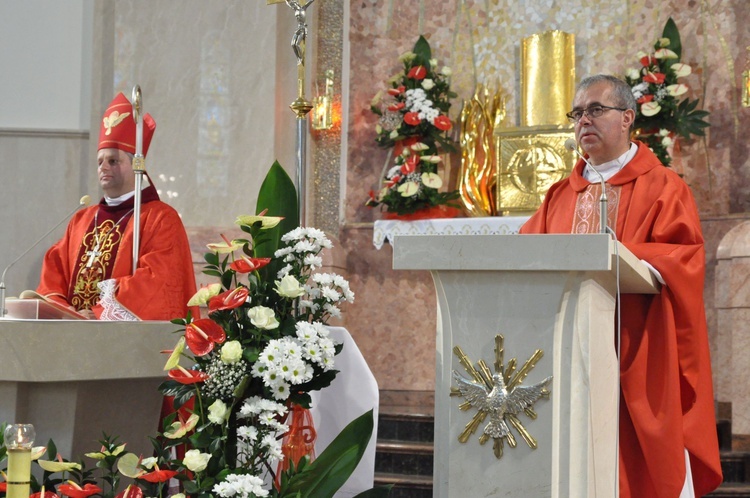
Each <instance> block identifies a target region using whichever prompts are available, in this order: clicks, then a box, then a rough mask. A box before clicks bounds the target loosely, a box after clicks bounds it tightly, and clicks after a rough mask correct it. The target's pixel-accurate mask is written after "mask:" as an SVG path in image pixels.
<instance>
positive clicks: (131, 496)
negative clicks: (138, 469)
mask: <svg viewBox="0 0 750 498" xmlns="http://www.w3.org/2000/svg"><path fill="white" fill-rule="evenodd" d="M115 498H143V490H142V489H141V488H139V487H138V486H136V485H134V484H131V485H129V486H128V487H127V488H125V490H124V491H122V492H120V493H119V494H118V495H117V496H116V497H115Z"/></svg>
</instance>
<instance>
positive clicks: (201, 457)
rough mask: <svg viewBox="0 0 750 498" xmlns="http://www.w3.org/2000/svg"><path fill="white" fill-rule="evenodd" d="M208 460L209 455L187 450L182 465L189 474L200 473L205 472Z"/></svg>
mask: <svg viewBox="0 0 750 498" xmlns="http://www.w3.org/2000/svg"><path fill="white" fill-rule="evenodd" d="M210 459H211V454H210V453H201V452H200V451H199V450H188V451H186V452H185V458H183V459H182V463H183V464H184V465H185V467H187V468H188V470H190V471H191V472H201V471H203V470H206V467H207V466H208V461H209V460H210Z"/></svg>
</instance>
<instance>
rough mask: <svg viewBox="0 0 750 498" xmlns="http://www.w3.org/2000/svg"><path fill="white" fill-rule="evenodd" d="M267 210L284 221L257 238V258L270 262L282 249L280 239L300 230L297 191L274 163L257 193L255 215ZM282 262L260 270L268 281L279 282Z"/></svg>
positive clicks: (275, 162)
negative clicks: (288, 233) (277, 279)
mask: <svg viewBox="0 0 750 498" xmlns="http://www.w3.org/2000/svg"><path fill="white" fill-rule="evenodd" d="M265 209H267V210H268V211H267V212H266V216H281V217H283V218H284V219H283V220H281V222H280V223H279V224H278V225H276V226H275V227H274V228H270V229H268V230H263V237H256V238H254V242H255V246H254V248H253V252H254V256H255V257H256V258H271V257H273V253H274V252H276V249H278V248H279V243H280V239H281V236H282V235H284V234H285V233H287V232H290V231H292V230H294V229H295V228H297V227H299V209H298V207H297V189H296V188H295V187H294V182H292V179H291V178H289V175H287V173H286V171H284V168H282V167H281V165H280V164H279V162H278V161H274V163H273V165H272V166H271V169H269V170H268V174H266V178H265V179H264V180H263V183H262V184H261V186H260V191H258V203H257V205H256V214H260V213H261V212H262V211H263V210H265ZM282 263H283V262H282V261H273V262H272V263H271V264H269V265H266V266H265V267H263V268H262V269H261V270H260V273H261V274H262V277H263V279H264V280H266V281H273V280H275V279H276V274H277V273H278V271H279V269H280V268H281V264H282Z"/></svg>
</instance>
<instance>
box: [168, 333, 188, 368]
mask: <svg viewBox="0 0 750 498" xmlns="http://www.w3.org/2000/svg"><path fill="white" fill-rule="evenodd" d="M184 351H185V336H184V335H183V336H182V337H180V338H179V339H178V340H177V344H176V345H175V347H174V349H173V350H172V353H171V354H170V355H169V358H168V359H167V363H166V364H165V365H164V371H165V372H167V371H169V370H172V369H173V368H177V365H179V364H180V356H182V353H183V352H184Z"/></svg>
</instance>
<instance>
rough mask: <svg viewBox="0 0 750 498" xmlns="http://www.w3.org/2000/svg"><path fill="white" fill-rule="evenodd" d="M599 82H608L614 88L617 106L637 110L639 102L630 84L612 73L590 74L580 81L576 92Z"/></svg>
mask: <svg viewBox="0 0 750 498" xmlns="http://www.w3.org/2000/svg"><path fill="white" fill-rule="evenodd" d="M597 83H608V84H609V85H610V86H611V87H612V89H613V90H614V91H613V92H612V93H613V95H614V97H615V100H616V101H617V102H615V103H614V104H615V105H616V106H617V107H624V108H626V109H632V111H633V112H636V110H637V105H638V104H637V103H636V101H635V97H633V91H632V90H631V89H630V85H628V84H627V83H625V82H624V81H623V80H621V79H620V78H618V77H616V76H612V75H610V74H595V75H594V76H588V77H586V78H584V79H582V80H581V82H580V83H578V87H577V88H576V94H578V93H579V92H581V91H583V90H586V89H588V88H589V87H590V86H592V85H595V84H597Z"/></svg>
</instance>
